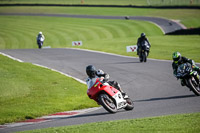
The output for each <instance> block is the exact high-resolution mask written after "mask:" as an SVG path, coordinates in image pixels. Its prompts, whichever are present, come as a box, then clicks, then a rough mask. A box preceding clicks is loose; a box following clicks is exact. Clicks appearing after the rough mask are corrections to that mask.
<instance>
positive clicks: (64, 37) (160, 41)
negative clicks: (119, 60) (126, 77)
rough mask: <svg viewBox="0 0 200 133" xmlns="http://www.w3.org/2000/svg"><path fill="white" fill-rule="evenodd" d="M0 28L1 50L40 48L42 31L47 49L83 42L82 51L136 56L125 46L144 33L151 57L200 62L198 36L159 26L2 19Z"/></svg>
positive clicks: (59, 19)
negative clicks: (170, 31)
mask: <svg viewBox="0 0 200 133" xmlns="http://www.w3.org/2000/svg"><path fill="white" fill-rule="evenodd" d="M0 29H1V31H0V48H1V49H18V48H37V45H36V35H37V34H38V32H39V31H42V32H43V33H44V35H45V37H46V40H45V42H44V46H51V47H52V48H58V47H72V46H71V43H72V41H80V40H81V41H83V46H82V47H80V48H85V49H92V50H98V51H105V52H110V53H116V54H121V55H128V56H136V53H127V52H126V46H128V45H135V44H136V42H137V38H138V37H139V36H140V33H142V32H145V33H146V34H147V37H148V38H149V41H150V42H151V44H152V48H151V53H150V56H149V57H150V58H157V59H168V60H171V54H172V52H174V51H179V52H181V53H182V54H183V55H185V56H187V57H188V58H192V59H194V60H195V61H196V62H200V55H199V54H198V53H199V51H200V46H199V42H200V38H199V36H197V35H196V36H165V35H163V33H162V32H161V30H160V29H159V28H158V27H157V26H155V25H154V24H151V23H149V22H144V21H129V20H112V21H111V20H104V19H76V18H62V17H33V16H32V17H28V16H1V17H0Z"/></svg>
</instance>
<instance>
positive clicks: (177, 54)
mask: <svg viewBox="0 0 200 133" xmlns="http://www.w3.org/2000/svg"><path fill="white" fill-rule="evenodd" d="M172 58H173V60H174V62H175V63H178V61H180V60H181V54H180V53H179V52H174V53H173V54H172Z"/></svg>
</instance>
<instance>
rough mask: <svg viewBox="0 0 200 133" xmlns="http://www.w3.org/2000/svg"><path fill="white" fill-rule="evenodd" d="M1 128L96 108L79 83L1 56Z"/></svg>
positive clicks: (55, 73) (44, 69)
mask: <svg viewBox="0 0 200 133" xmlns="http://www.w3.org/2000/svg"><path fill="white" fill-rule="evenodd" d="M0 62H1V63H0V92H1V93H0V124H3V123H8V122H13V121H20V120H24V119H30V118H35V117H38V116H42V115H47V114H51V113H55V112H60V111H67V110H76V109H83V108H89V107H94V106H97V104H96V103H95V102H93V101H92V100H90V99H89V98H88V97H87V94H86V91H87V87H86V85H84V84H81V83H79V82H77V81H76V80H74V79H72V78H69V77H66V76H64V75H61V74H60V73H57V72H54V71H51V70H49V69H46V68H41V67H38V66H34V65H32V64H30V63H20V62H17V61H14V60H12V59H9V58H7V57H5V56H2V55H0Z"/></svg>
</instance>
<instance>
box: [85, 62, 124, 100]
mask: <svg viewBox="0 0 200 133" xmlns="http://www.w3.org/2000/svg"><path fill="white" fill-rule="evenodd" d="M86 73H87V75H88V78H87V80H86V83H87V86H88V89H90V88H91V87H92V86H93V85H94V84H95V82H96V79H97V78H102V79H103V80H102V81H103V82H104V83H108V84H109V85H110V86H113V87H114V88H116V89H117V90H119V91H120V92H121V93H122V95H123V96H125V95H126V93H125V92H123V91H122V89H121V87H120V85H119V83H117V82H116V81H108V80H109V77H110V76H109V75H108V74H107V73H105V72H103V71H102V70H100V69H99V70H96V68H95V67H94V66H93V65H88V66H87V67H86Z"/></svg>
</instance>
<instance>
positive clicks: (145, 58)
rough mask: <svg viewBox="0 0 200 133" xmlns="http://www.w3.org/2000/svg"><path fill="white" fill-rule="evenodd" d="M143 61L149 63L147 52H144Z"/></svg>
mask: <svg viewBox="0 0 200 133" xmlns="http://www.w3.org/2000/svg"><path fill="white" fill-rule="evenodd" d="M143 61H144V62H146V61H147V52H146V51H145V52H143Z"/></svg>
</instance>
